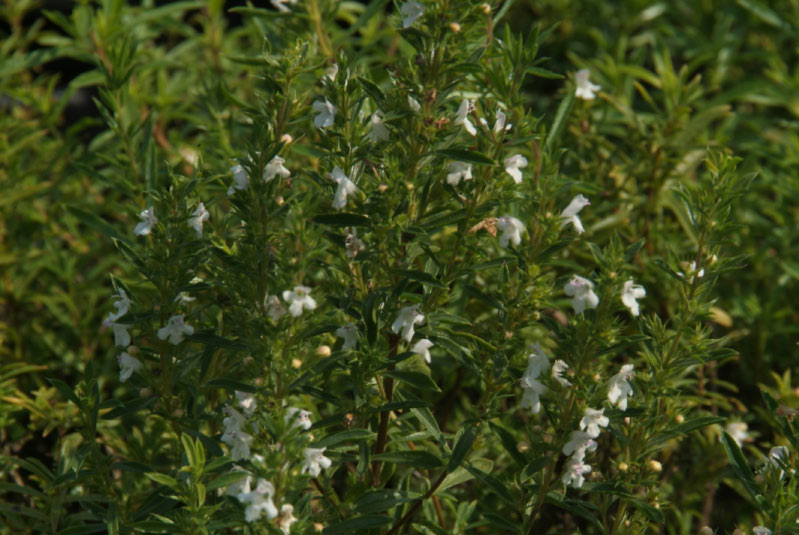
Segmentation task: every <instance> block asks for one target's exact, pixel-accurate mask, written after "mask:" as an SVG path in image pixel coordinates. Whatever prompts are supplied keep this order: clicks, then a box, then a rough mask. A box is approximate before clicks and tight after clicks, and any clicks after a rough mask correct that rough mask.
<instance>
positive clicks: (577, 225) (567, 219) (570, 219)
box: [560, 194, 591, 234]
mask: <svg viewBox="0 0 799 535" xmlns="http://www.w3.org/2000/svg"><path fill="white" fill-rule="evenodd" d="M589 204H591V201H589V200H588V199H587V198H586V197H584V196H583V195H582V194H580V195H577V196H576V197H575V198H574V199H572V201H571V202H570V203H569V206H567V207H566V208H564V209H563V211H562V212H561V213H560V217H561V218H562V219H563V223H564V224H566V225H568V224H569V223H571V224H572V225H574V230H576V231H577V234H582V233H583V232H585V229H584V228H583V222H582V221H580V218H579V217H577V214H578V213H580V210H582V209H583V208H585V207H586V206H588V205H589Z"/></svg>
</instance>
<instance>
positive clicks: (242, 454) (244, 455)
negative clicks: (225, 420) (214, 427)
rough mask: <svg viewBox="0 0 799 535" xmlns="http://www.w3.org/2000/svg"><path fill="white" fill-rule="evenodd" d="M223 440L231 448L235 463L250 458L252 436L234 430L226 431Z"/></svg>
mask: <svg viewBox="0 0 799 535" xmlns="http://www.w3.org/2000/svg"><path fill="white" fill-rule="evenodd" d="M221 440H222V442H224V443H225V444H227V445H228V446H229V447H230V456H231V457H232V458H233V460H234V461H243V460H245V459H249V458H250V445H251V444H252V435H250V434H248V433H245V432H244V431H241V430H235V429H234V430H230V431H225V433H224V434H223V435H222V439H221Z"/></svg>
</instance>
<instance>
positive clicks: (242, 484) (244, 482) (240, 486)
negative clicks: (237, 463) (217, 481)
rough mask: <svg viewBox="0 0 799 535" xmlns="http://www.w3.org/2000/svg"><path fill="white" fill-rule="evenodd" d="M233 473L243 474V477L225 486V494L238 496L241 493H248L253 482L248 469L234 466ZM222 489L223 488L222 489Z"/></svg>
mask: <svg viewBox="0 0 799 535" xmlns="http://www.w3.org/2000/svg"><path fill="white" fill-rule="evenodd" d="M231 473H237V474H241V479H239V480H236V481H234V482H233V483H231V484H230V485H228V486H227V487H226V488H225V495H227V496H238V495H239V494H247V493H248V492H250V485H251V484H252V483H253V481H254V480H253V477H252V475H250V473H249V472H248V471H247V470H243V469H241V468H239V467H234V468H233V469H232V470H231ZM220 490H221V489H220Z"/></svg>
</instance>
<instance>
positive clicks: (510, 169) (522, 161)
mask: <svg viewBox="0 0 799 535" xmlns="http://www.w3.org/2000/svg"><path fill="white" fill-rule="evenodd" d="M525 167H527V158H525V157H524V156H522V155H521V154H514V155H513V156H511V157H509V158H505V172H506V173H508V174H509V175H510V176H511V178H513V181H514V182H516V183H517V184H521V183H522V172H521V169H524V168H525Z"/></svg>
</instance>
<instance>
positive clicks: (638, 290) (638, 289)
mask: <svg viewBox="0 0 799 535" xmlns="http://www.w3.org/2000/svg"><path fill="white" fill-rule="evenodd" d="M643 297H646V290H645V289H644V287H643V286H641V285H640V284H633V280H632V279H630V280H628V281H627V282H625V283H624V288H623V289H622V292H621V302H622V303H624V306H626V307H627V308H629V309H630V314H632V315H633V316H637V315H638V314H639V313H640V312H639V309H638V301H636V299H641V298H643Z"/></svg>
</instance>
